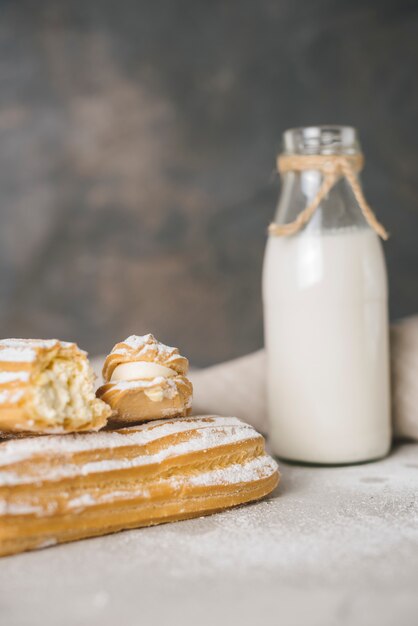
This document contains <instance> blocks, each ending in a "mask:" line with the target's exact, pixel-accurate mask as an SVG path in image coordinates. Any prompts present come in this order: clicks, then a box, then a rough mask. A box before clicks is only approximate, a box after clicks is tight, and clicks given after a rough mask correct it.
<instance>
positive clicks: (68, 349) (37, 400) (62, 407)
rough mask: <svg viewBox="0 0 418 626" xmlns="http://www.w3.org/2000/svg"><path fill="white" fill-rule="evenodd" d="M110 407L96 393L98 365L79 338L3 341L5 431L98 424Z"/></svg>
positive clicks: (0, 395)
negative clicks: (92, 362) (81, 346)
mask: <svg viewBox="0 0 418 626" xmlns="http://www.w3.org/2000/svg"><path fill="white" fill-rule="evenodd" d="M111 413H112V410H111V409H110V407H109V406H107V405H106V404H105V403H104V402H102V401H101V400H99V399H98V398H96V397H95V394H94V374H93V370H92V369H91V367H90V365H89V362H88V360H87V354H86V353H85V352H84V351H83V350H80V349H79V348H78V346H77V345H76V344H75V343H68V342H65V341H58V340H57V339H3V340H1V341H0V431H3V432H15V433H16V432H28V433H66V432H75V431H81V430H98V429H99V428H101V427H103V426H104V425H105V424H106V422H107V418H108V417H109V416H110V415H111Z"/></svg>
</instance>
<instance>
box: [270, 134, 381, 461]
mask: <svg viewBox="0 0 418 626" xmlns="http://www.w3.org/2000/svg"><path fill="white" fill-rule="evenodd" d="M284 148H285V152H284V154H285V156H286V155H288V156H292V155H293V156H294V155H296V156H298V155H299V156H314V157H316V156H318V155H319V156H320V160H319V162H318V164H317V163H316V161H315V160H313V161H306V159H305V160H303V159H302V160H300V159H299V160H296V161H295V162H293V161H292V160H290V161H289V159H287V161H283V163H284V164H285V165H286V167H285V170H286V173H284V174H283V187H282V194H281V198H280V202H279V207H278V213H277V216H276V219H275V223H276V224H278V229H277V230H280V228H281V226H280V225H283V224H288V223H291V222H293V221H294V220H295V219H297V217H298V216H299V215H300V214H301V212H302V211H303V210H304V209H306V208H307V207H308V206H309V205H310V204H312V202H313V201H314V200H315V198H316V200H317V205H318V206H317V208H316V209H314V211H313V213H312V215H311V216H310V217H309V219H307V220H306V223H304V224H302V226H301V227H300V225H298V226H297V227H295V228H294V229H293V232H292V234H288V233H287V232H286V231H285V233H286V234H281V233H280V234H277V233H275V232H274V231H273V232H272V233H271V234H270V236H269V240H268V243H267V248H266V254H265V261H264V270H263V300H264V322H265V340H266V348H267V364H268V365H267V394H268V411H269V422H270V431H269V432H270V441H271V445H272V448H273V451H274V452H275V454H277V455H278V456H280V457H282V458H285V459H289V460H295V461H301V462H308V463H320V464H338V463H354V462H360V461H366V460H371V459H376V458H379V457H382V456H384V455H385V454H386V453H387V452H388V450H389V446H390V440H391V428H390V401H389V353H388V313H387V279H386V268H385V261H384V257H383V252H382V246H381V243H380V241H379V237H378V235H377V234H376V232H375V228H376V229H378V228H382V227H381V226H380V225H379V224H378V222H377V220H375V218H374V215H373V214H371V216H370V214H368V213H367V212H366V208H367V209H368V207H366V208H364V207H363V209H362V208H361V207H360V205H359V203H358V197H357V199H356V197H355V194H354V192H353V188H352V185H351V184H350V180H349V176H347V177H346V176H345V175H344V172H345V171H346V170H345V169H344V168H345V167H346V163H347V161H348V166H349V167H350V168H351V170H350V171H355V169H356V167H355V164H358V163H360V162H361V155H360V152H359V146H358V142H357V138H356V133H355V130H354V129H352V128H348V127H315V128H304V129H295V130H291V131H287V132H286V133H285V135H284ZM327 155H328V156H330V159H329V163H328V162H327V163H326V162H325V161H324V158H323V157H326V156H327ZM338 156H340V157H342V158H343V161H342V165H341V164H338V163H339V162H338V161H336V160H335V159H334V157H338ZM345 157H348V159H345ZM321 158H322V160H321ZM344 159H345V160H344ZM336 162H337V165H336V166H335V163H336ZM314 165H316V166H317V167H319V169H305V168H306V167H309V168H313V166H314ZM293 166H294V167H295V168H296V171H295V170H293V169H291V168H293ZM334 166H335V167H336V168H337V169H335V167H334ZM333 167H334V170H333V173H332V174H329V172H331V171H332V168H333ZM327 168H328V169H327ZM330 168H331V169H330ZM357 169H359V167H357ZM329 175H330V176H334V178H331V180H330V184H329V189H328V190H325V191H326V193H325V195H324V197H322V198H318V192H319V191H320V188H321V185H323V184H324V182H325V183H326V180H325V179H326V178H327V176H329ZM354 178H355V180H356V182H357V185H358V180H357V178H356V176H354ZM327 180H329V178H328V179H327ZM323 191H324V189H323ZM319 195H321V193H320V194H319ZM318 199H319V202H318ZM362 199H363V201H364V197H363V196H362ZM360 203H361V201H360ZM364 204H365V202H364ZM369 210H370V209H369ZM370 213H371V211H370ZM373 220H374V222H373ZM376 225H377V226H376ZM372 226H373V228H372ZM374 227H375V228H374ZM273 228H274V226H273ZM382 230H383V229H382Z"/></svg>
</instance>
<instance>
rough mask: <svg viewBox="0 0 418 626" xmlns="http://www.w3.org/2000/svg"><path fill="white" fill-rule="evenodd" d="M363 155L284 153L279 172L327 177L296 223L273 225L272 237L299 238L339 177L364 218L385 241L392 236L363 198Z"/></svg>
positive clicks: (280, 158) (278, 164) (278, 161)
mask: <svg viewBox="0 0 418 626" xmlns="http://www.w3.org/2000/svg"><path fill="white" fill-rule="evenodd" d="M363 165H364V158H363V155H362V154H355V155H339V154H338V155H337V154H330V155H324V154H313V155H305V154H280V155H279V156H278V157H277V169H278V171H279V172H280V173H281V174H284V173H286V172H303V171H305V170H318V171H320V172H321V174H322V175H323V181H322V185H321V186H320V188H319V190H318V192H317V193H316V195H315V197H314V198H313V199H312V201H311V202H310V203H309V204H308V206H307V207H306V208H305V209H303V211H301V212H300V213H299V215H298V216H297V218H296V219H295V221H294V222H290V223H289V224H275V223H273V224H270V226H269V234H270V235H275V236H278V237H283V236H288V235H295V234H296V233H297V232H299V230H300V229H301V228H302V227H303V226H305V224H307V223H308V222H309V220H310V219H311V217H312V216H313V214H314V213H315V211H316V209H317V208H318V206H319V205H320V204H321V202H322V200H323V199H324V198H325V197H326V196H327V194H328V193H329V192H330V190H331V189H332V187H333V186H334V185H335V183H336V182H337V181H338V179H339V178H341V177H344V178H345V179H346V180H347V182H348V184H349V185H350V187H351V190H352V192H353V194H354V197H355V199H356V200H357V202H358V205H359V207H360V209H361V211H362V213H363V215H364V219H365V220H366V222H367V223H368V224H369V226H370V227H371V228H373V230H374V231H375V232H376V233H377V234H378V235H380V237H381V238H382V239H385V240H386V239H388V237H389V233H388V232H387V230H386V229H385V227H384V226H383V225H382V224H380V222H379V221H378V220H377V218H376V216H375V214H374V213H373V210H372V208H371V207H370V206H369V205H368V204H367V202H366V199H365V197H364V195H363V191H362V189H361V186H360V183H359V181H358V179H357V173H358V172H360V171H361V170H362V169H363Z"/></svg>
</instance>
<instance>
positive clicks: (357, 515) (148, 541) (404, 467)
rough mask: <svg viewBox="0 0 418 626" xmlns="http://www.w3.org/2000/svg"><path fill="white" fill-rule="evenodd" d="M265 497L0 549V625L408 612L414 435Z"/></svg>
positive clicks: (414, 598) (393, 618) (401, 618)
mask: <svg viewBox="0 0 418 626" xmlns="http://www.w3.org/2000/svg"><path fill="white" fill-rule="evenodd" d="M281 469H282V474H283V479H282V483H281V486H280V487H279V489H278V490H277V492H276V493H274V494H273V497H272V498H270V499H269V500H267V501H265V502H261V503H258V504H255V505H250V506H246V507H242V508H239V509H236V510H232V511H228V512H225V513H222V514H218V515H214V516H211V517H207V518H201V519H196V520H190V521H186V522H180V523H176V524H168V525H165V526H159V527H154V528H148V529H142V530H135V531H129V532H125V533H120V534H118V535H113V536H109V537H103V538H98V539H90V540H86V541H82V542H78V543H73V544H69V545H65V546H59V547H55V548H49V549H46V550H42V551H38V552H33V553H28V554H24V555H20V556H15V557H8V558H5V559H2V560H0V624H1V626H22V625H27V624H30V625H38V624H39V625H42V626H79V625H83V626H84V625H87V624H88V625H89V626H96V625H97V626H99V625H100V626H114V625H115V626H119V625H121V626H130V625H137V624H138V625H139V624H140V625H144V626H148V625H154V624H164V626H166V625H167V624H169V625H171V624H179V625H180V624H181V625H182V626H188V625H193V626H205V625H209V624H240V625H247V624H248V625H250V624H251V625H258V624H264V623H265V624H280V625H283V626H285V625H288V624H291V625H293V624H297V625H307V624H313V625H318V626H327V625H328V624H329V625H333V626H334V625H336V624H342V625H344V626H346V625H351V624H353V625H354V624H355V625H356V626H363V625H364V626H373V625H374V624H378V625H379V626H386V625H387V626H393V625H396V626H403V625H408V626H409V625H413V624H417V623H418V498H417V492H418V445H416V444H415V445H414V444H409V445H403V446H400V447H398V448H396V449H395V451H394V453H393V454H392V455H391V456H390V457H389V458H387V459H385V460H384V461H381V462H378V463H371V464H366V465H359V466H354V467H345V468H307V467H297V466H290V465H285V464H284V463H282V464H281Z"/></svg>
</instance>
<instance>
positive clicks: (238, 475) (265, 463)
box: [188, 455, 278, 487]
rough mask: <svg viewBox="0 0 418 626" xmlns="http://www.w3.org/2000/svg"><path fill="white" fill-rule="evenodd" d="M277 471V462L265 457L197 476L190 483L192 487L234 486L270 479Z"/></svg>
mask: <svg viewBox="0 0 418 626" xmlns="http://www.w3.org/2000/svg"><path fill="white" fill-rule="evenodd" d="M277 470H278V465H277V463H276V461H274V460H273V459H272V458H271V457H269V456H267V455H263V456H259V457H257V458H255V459H252V460H250V461H248V462H247V463H244V464H241V463H235V464H234V465H230V466H229V467H225V468H222V469H217V470H212V471H210V472H205V473H204V474H196V476H192V477H191V478H190V479H189V481H188V482H189V483H190V484H192V485H196V486H197V485H199V486H207V487H209V486H211V485H234V484H237V483H243V482H253V481H255V480H260V479H262V478H268V477H269V476H272V475H273V474H274V473H275V472H277Z"/></svg>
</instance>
